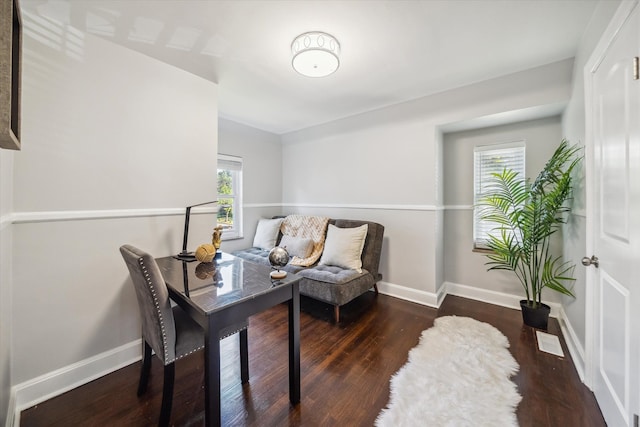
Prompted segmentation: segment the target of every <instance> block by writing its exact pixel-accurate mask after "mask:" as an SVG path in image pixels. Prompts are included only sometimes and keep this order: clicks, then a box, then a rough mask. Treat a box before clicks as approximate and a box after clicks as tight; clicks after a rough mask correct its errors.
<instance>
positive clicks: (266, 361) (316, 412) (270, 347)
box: [20, 292, 605, 427]
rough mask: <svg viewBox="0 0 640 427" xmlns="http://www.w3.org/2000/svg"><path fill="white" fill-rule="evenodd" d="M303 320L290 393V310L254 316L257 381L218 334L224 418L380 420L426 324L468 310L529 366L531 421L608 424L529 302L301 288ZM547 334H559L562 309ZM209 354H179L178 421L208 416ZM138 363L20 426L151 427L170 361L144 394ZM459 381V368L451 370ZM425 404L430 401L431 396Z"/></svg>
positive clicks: (53, 403)
mask: <svg viewBox="0 0 640 427" xmlns="http://www.w3.org/2000/svg"><path fill="white" fill-rule="evenodd" d="M301 307H302V313H301V319H300V325H301V326H300V330H301V343H302V344H301V373H302V400H301V402H300V404H299V405H298V406H296V407H292V406H291V405H290V403H289V396H288V379H287V363H288V358H287V354H288V353H287V320H286V319H287V310H286V306H284V305H283V306H277V307H274V308H272V309H270V310H269V311H266V312H264V313H262V314H261V315H258V316H255V317H252V318H250V324H249V357H250V360H249V367H250V381H249V384H246V385H245V386H244V387H243V386H242V385H241V384H240V367H239V361H238V357H239V355H238V345H237V334H236V335H235V336H232V337H229V338H226V339H225V340H223V341H222V342H221V347H222V359H223V366H222V379H221V384H222V386H221V389H222V391H221V392H222V418H223V423H224V425H226V426H372V425H373V424H374V421H375V419H376V417H377V415H378V413H379V412H380V410H381V409H382V408H383V407H385V406H386V404H387V402H388V400H389V379H390V377H391V376H392V375H393V374H394V373H395V372H396V371H397V370H398V369H399V368H400V367H401V366H402V365H403V364H404V363H405V362H406V360H407V354H408V352H409V350H410V349H411V348H413V347H414V346H416V345H417V343H418V338H419V337H420V333H421V332H422V331H423V330H424V329H426V328H429V327H431V326H432V325H433V320H434V319H435V318H436V317H438V316H446V315H458V316H469V317H473V318H475V319H477V320H480V321H483V322H487V323H490V324H492V325H493V326H495V327H497V328H498V329H499V330H501V331H502V332H503V333H504V334H505V335H506V336H507V338H508V339H509V342H510V343H511V348H510V350H511V352H512V354H513V355H514V357H515V358H516V360H517V361H518V363H519V364H520V371H519V373H518V374H517V375H516V376H515V377H514V378H513V380H514V382H515V383H516V384H517V385H518V389H519V392H520V394H521V395H522V396H523V398H522V401H521V402H520V405H519V407H518V420H519V423H520V425H521V426H522V427H528V426H554V427H555V426H562V427H571V426H580V427H588V426H604V425H605V423H604V421H603V419H602V415H601V413H600V410H599V408H598V406H597V403H596V401H595V398H594V397H593V394H592V393H591V392H590V391H589V390H588V389H587V388H586V387H585V386H584V385H583V384H582V383H581V382H580V379H579V377H578V374H577V373H576V371H575V368H574V366H573V363H572V362H571V359H570V356H569V352H568V350H567V348H566V345H565V343H564V340H563V339H562V337H561V342H562V345H563V349H564V352H565V357H564V358H560V357H557V356H553V355H551V354H548V353H542V352H540V351H538V349H537V346H536V340H535V332H534V330H533V329H531V328H528V327H526V326H523V325H522V319H521V315H520V312H519V311H517V310H511V309H507V308H503V307H498V306H494V305H490V304H485V303H482V302H478V301H472V300H467V299H464V298H460V297H455V296H447V298H446V299H445V301H444V303H443V304H442V306H441V307H440V309H438V310H436V309H432V308H429V307H425V306H422V305H419V304H414V303H411V302H407V301H403V300H399V299H396V298H392V297H389V296H385V295H378V296H377V297H376V296H375V295H374V294H373V292H369V293H367V294H365V295H363V296H361V297H360V298H358V299H356V300H354V301H353V302H351V303H350V304H348V305H346V306H344V307H343V308H342V309H341V315H342V316H343V319H342V321H341V323H340V324H338V325H336V324H334V323H332V322H331V318H332V315H333V309H332V307H330V306H328V305H325V304H322V303H319V302H316V301H313V300H310V299H306V298H303V300H302V302H301ZM549 332H550V333H553V334H557V335H560V329H559V326H558V323H557V321H556V320H555V319H551V324H550V325H549ZM202 358H203V353H202V352H199V353H196V354H194V355H192V356H189V357H188V358H185V359H182V360H180V361H178V362H176V383H175V384H176V385H175V394H174V400H173V412H172V417H171V420H172V424H174V425H176V426H201V425H203V424H204V390H203V377H204V375H203V360H202ZM139 368H140V363H139V362H138V363H134V364H133V365H130V366H127V367H125V368H123V369H120V370H119V371H117V372H114V373H112V374H109V375H106V376H104V377H102V378H100V379H97V380H95V381H93V382H91V383H89V384H86V385H84V386H82V387H79V388H77V389H75V390H72V391H70V392H67V393H65V394H63V395H61V396H58V397H55V398H53V399H50V400H48V401H46V402H44V403H41V404H39V405H37V406H35V407H33V408H29V409H27V410H25V411H23V412H22V414H21V424H20V425H21V426H24V427H31V426H151V425H155V424H156V423H157V418H158V415H159V413H160V400H161V395H162V367H161V366H160V363H159V362H158V360H157V359H156V358H154V360H153V368H152V372H151V379H150V382H149V388H148V390H147V394H146V395H144V396H143V397H141V398H138V397H136V389H137V383H138V375H139ZM451 380H452V381H455V378H452V379H451ZM419 399H420V396H416V401H419ZM424 404H429V403H428V402H424Z"/></svg>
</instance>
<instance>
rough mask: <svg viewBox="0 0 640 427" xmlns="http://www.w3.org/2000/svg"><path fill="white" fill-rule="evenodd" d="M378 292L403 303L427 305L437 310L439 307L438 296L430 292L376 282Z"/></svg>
mask: <svg viewBox="0 0 640 427" xmlns="http://www.w3.org/2000/svg"><path fill="white" fill-rule="evenodd" d="M378 291H379V292H380V293H381V294H384V295H389V296H392V297H396V298H400V299H403V300H405V301H411V302H415V303H418V304H422V305H427V306H429V307H434V308H438V306H439V298H438V295H436V294H434V293H432V292H426V291H419V290H417V289H413V288H407V287H405V286H400V285H396V284H393V283H389V282H378ZM442 298H444V297H442Z"/></svg>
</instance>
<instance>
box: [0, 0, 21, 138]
mask: <svg viewBox="0 0 640 427" xmlns="http://www.w3.org/2000/svg"><path fill="white" fill-rule="evenodd" d="M0 2H1V3H0V17H1V18H0V55H2V57H0V148H7V149H11V150H20V148H21V142H20V133H21V132H20V128H21V117H20V116H21V95H22V94H21V92H22V88H21V85H22V81H21V80H22V18H21V15H20V7H19V4H18V0H0Z"/></svg>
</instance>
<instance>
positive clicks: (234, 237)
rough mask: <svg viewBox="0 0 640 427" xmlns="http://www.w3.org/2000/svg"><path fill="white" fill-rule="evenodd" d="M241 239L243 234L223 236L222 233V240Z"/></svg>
mask: <svg viewBox="0 0 640 427" xmlns="http://www.w3.org/2000/svg"><path fill="white" fill-rule="evenodd" d="M242 239H244V236H236V235H231V236H227V237H224V234H223V235H222V241H223V242H229V241H231V240H242Z"/></svg>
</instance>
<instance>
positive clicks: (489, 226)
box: [473, 141, 525, 248]
mask: <svg viewBox="0 0 640 427" xmlns="http://www.w3.org/2000/svg"><path fill="white" fill-rule="evenodd" d="M473 158H474V162H473V164H474V166H473V195H474V197H473V205H474V208H473V244H474V247H475V248H486V247H487V241H488V235H489V234H490V233H491V232H492V231H493V230H494V229H495V228H496V226H497V224H496V223H494V222H492V221H486V220H482V219H481V216H482V212H481V208H480V207H479V206H478V204H479V203H480V202H481V200H482V199H483V198H484V197H485V196H486V194H487V185H488V184H489V183H490V182H491V181H492V180H493V179H494V178H493V176H492V174H494V173H500V172H502V171H503V170H504V169H505V168H507V169H511V170H513V171H515V172H517V173H518V174H520V176H522V177H524V176H525V168H524V166H525V142H524V141H518V142H513V143H509V144H496V145H485V146H478V147H476V148H475V149H474V150H473Z"/></svg>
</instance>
